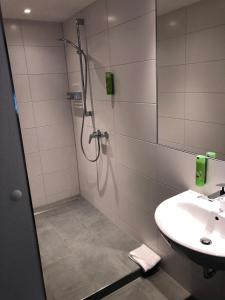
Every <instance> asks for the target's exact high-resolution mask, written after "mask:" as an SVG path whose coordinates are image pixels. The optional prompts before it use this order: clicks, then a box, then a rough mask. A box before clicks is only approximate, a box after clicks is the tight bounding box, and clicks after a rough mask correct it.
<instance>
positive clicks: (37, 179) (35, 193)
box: [29, 175, 46, 208]
mask: <svg viewBox="0 0 225 300" xmlns="http://www.w3.org/2000/svg"><path fill="white" fill-rule="evenodd" d="M29 183H30V188H31V197H32V204H33V206H34V208H36V207H39V206H42V205H45V204H46V196H45V188H44V181H43V176H42V175H38V176H31V177H29Z"/></svg>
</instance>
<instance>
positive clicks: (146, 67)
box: [112, 60, 156, 103]
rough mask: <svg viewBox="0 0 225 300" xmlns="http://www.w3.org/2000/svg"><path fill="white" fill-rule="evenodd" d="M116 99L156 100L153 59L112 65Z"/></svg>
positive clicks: (131, 100) (153, 101) (150, 101)
mask: <svg viewBox="0 0 225 300" xmlns="http://www.w3.org/2000/svg"><path fill="white" fill-rule="evenodd" d="M112 72H113V73H114V80H115V96H114V98H115V99H116V100H117V101H130V102H148V103H155V102H156V78H155V72H156V66H155V61H154V60H149V61H144V62H137V63H132V64H125V65H120V66H114V67H113V68H112Z"/></svg>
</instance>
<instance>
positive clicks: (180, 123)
mask: <svg viewBox="0 0 225 300" xmlns="http://www.w3.org/2000/svg"><path fill="white" fill-rule="evenodd" d="M158 126H159V128H158V131H159V133H158V134H159V143H160V140H161V139H162V140H164V141H171V142H175V143H176V144H181V145H182V144H184V120H182V119H173V118H165V117H159V122H158Z"/></svg>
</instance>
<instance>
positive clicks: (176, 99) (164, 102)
mask: <svg viewBox="0 0 225 300" xmlns="http://www.w3.org/2000/svg"><path fill="white" fill-rule="evenodd" d="M184 99H185V94H184V93H164V94H163V93H161V94H160V93H158V111H159V112H158V113H159V116H164V117H171V118H184V109H186V107H185V106H184V105H185V100H184Z"/></svg>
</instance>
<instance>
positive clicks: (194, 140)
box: [157, 0, 225, 160]
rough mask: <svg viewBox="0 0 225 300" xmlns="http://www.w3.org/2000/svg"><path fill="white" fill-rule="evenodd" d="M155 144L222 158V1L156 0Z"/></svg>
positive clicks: (224, 140) (224, 99)
mask: <svg viewBox="0 0 225 300" xmlns="http://www.w3.org/2000/svg"><path fill="white" fill-rule="evenodd" d="M157 77H158V142H159V144H162V145H166V146H169V147H172V148H175V149H179V150H182V151H188V152H192V153H198V154H204V153H205V152H206V151H215V152H216V153H217V158H218V159H223V160H224V159H225V1H224V0H201V1H199V0H198V1H197V0H183V1H178V0H157Z"/></svg>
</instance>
